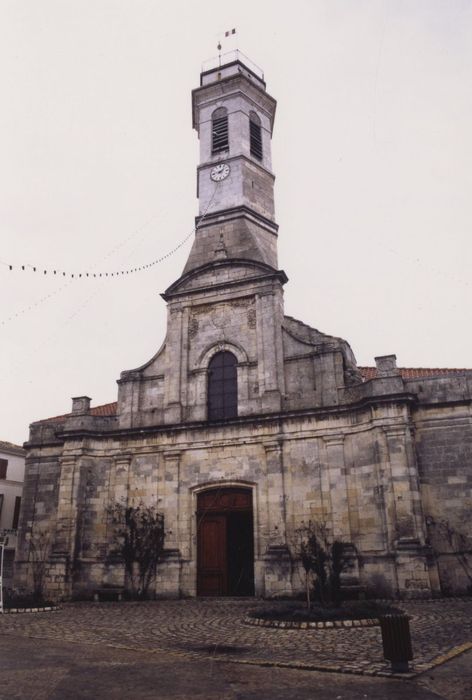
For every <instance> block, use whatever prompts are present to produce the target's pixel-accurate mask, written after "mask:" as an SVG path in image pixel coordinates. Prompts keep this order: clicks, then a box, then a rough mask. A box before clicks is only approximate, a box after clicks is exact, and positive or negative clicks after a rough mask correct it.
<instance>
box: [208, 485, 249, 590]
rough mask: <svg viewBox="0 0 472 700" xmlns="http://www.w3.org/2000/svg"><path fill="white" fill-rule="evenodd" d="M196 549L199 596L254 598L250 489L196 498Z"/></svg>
mask: <svg viewBox="0 0 472 700" xmlns="http://www.w3.org/2000/svg"><path fill="white" fill-rule="evenodd" d="M197 547H198V552H197V566H198V571H197V594H198V595H201V596H223V595H229V596H250V595H254V529H253V516H252V493H251V490H250V489H244V488H225V489H212V490H209V491H204V492H203V493H200V494H199V495H198V501H197Z"/></svg>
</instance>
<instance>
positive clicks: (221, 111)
mask: <svg viewBox="0 0 472 700" xmlns="http://www.w3.org/2000/svg"><path fill="white" fill-rule="evenodd" d="M227 150H229V141H228V112H227V110H226V109H225V108H224V107H219V108H218V109H215V111H214V112H213V114H212V116H211V152H212V154H215V153H221V152H222V151H227Z"/></svg>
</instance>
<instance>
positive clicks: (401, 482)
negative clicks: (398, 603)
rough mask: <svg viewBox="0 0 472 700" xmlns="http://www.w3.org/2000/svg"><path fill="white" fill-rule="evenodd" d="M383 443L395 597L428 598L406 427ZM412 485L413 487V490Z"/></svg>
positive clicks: (425, 554)
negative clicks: (387, 469)
mask: <svg viewBox="0 0 472 700" xmlns="http://www.w3.org/2000/svg"><path fill="white" fill-rule="evenodd" d="M385 432H386V441H387V447H388V454H389V461H390V475H391V484H392V496H393V502H394V508H395V510H394V518H395V534H396V539H395V551H396V564H397V566H396V571H397V573H396V575H397V583H398V593H399V595H401V596H402V597H417V596H425V597H428V596H429V595H430V594H431V581H430V574H429V561H428V560H429V553H428V548H427V547H425V545H424V532H423V528H422V523H421V522H420V518H419V517H418V516H419V514H418V502H417V500H416V499H415V494H414V491H415V488H416V489H417V482H416V479H415V478H413V480H412V470H413V468H414V466H415V465H412V464H411V461H412V459H413V458H414V453H413V451H412V449H411V442H410V440H411V435H410V430H409V428H408V426H405V427H399V428H396V429H388V430H386V431H385ZM415 485H416V486H415Z"/></svg>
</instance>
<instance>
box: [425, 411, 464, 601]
mask: <svg viewBox="0 0 472 700" xmlns="http://www.w3.org/2000/svg"><path fill="white" fill-rule="evenodd" d="M415 425H416V450H417V454H418V470H419V476H420V483H421V495H422V500H423V509H424V513H425V516H426V520H427V523H428V536H429V539H430V541H431V544H432V546H433V549H434V551H435V554H436V555H437V557H438V564H439V574H440V580H441V587H442V590H443V592H444V593H451V592H456V593H457V592H466V591H467V590H469V591H470V590H471V585H472V519H471V513H472V410H471V406H470V404H469V405H468V406H467V405H465V406H464V405H458V406H455V407H454V406H450V407H444V406H442V407H435V406H429V407H423V408H421V409H419V410H418V411H417V412H416V413H415ZM460 552H462V553H463V554H462V555H461V554H460Z"/></svg>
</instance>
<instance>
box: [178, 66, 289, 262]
mask: <svg viewBox="0 0 472 700" xmlns="http://www.w3.org/2000/svg"><path fill="white" fill-rule="evenodd" d="M243 60H244V61H245V62H243ZM246 64H248V65H251V64H250V62H249V61H248V60H246V59H243V58H241V54H239V53H236V54H235V58H234V60H231V61H230V62H228V63H226V64H225V65H223V66H218V67H216V68H213V69H211V70H208V71H204V72H203V73H202V74H201V76H200V87H199V88H197V89H195V90H193V92H192V115H193V127H194V129H196V131H197V133H198V136H199V139H200V164H199V165H198V168H197V193H198V198H199V214H200V218H201V217H204V219H203V220H201V221H200V223H199V227H198V230H197V234H196V239H195V243H194V246H193V248H192V251H191V253H190V256H189V259H188V262H187V265H186V267H185V272H188V271H190V270H193V269H195V268H196V267H200V266H201V265H203V264H205V263H208V262H211V261H212V260H214V259H215V255H216V257H223V256H225V257H227V258H239V259H246V260H255V261H258V262H261V263H265V264H266V265H269V266H270V267H271V268H273V269H277V228H278V227H277V224H276V223H275V220H274V179H275V178H274V175H273V173H272V163H271V138H272V130H273V126H274V115H275V108H276V102H275V100H274V99H273V98H272V97H271V96H270V95H269V94H268V93H267V92H266V89H265V82H264V79H263V74H262V72H261V71H259V70H258V69H257V68H256V67H255V66H254V67H252V68H249V67H248V65H246ZM197 221H198V220H197Z"/></svg>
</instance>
